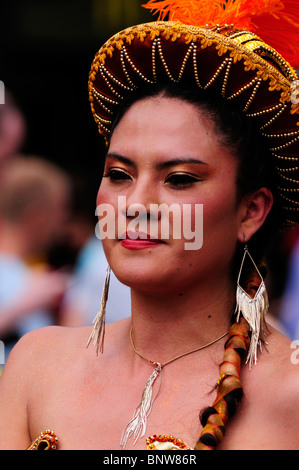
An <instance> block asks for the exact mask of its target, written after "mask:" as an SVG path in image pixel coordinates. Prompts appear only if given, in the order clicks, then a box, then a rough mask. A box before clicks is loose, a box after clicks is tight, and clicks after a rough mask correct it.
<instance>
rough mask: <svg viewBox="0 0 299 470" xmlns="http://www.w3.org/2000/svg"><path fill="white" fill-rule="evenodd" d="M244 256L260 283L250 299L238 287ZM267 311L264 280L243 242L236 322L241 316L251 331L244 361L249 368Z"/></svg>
mask: <svg viewBox="0 0 299 470" xmlns="http://www.w3.org/2000/svg"><path fill="white" fill-rule="evenodd" d="M246 256H248V257H249V259H250V260H251V262H252V264H253V266H254V268H255V270H256V272H257V274H258V276H259V278H260V280H261V282H260V284H259V287H258V289H257V291H256V294H255V296H254V297H253V298H252V297H250V296H249V295H248V294H247V292H245V290H244V289H243V288H242V287H241V285H240V278H241V274H242V270H243V266H244V261H245V258H246ZM268 309H269V301H268V294H267V289H266V286H265V283H264V279H263V277H262V275H261V273H260V271H259V270H258V268H257V266H256V264H255V262H254V260H253V258H252V256H251V255H250V253H249V251H248V247H247V244H246V240H245V245H244V255H243V259H242V263H241V267H240V271H239V275H238V280H237V294H236V310H235V313H237V321H239V318H240V315H243V317H244V318H245V320H246V321H247V322H248V324H249V326H250V329H251V332H252V333H251V342H250V347H249V351H248V356H247V360H246V364H247V363H249V368H251V366H252V364H253V363H254V364H256V363H257V350H258V347H260V349H261V347H262V342H264V319H265V315H266V314H267V312H268Z"/></svg>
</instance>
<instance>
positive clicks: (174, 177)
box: [165, 173, 201, 186]
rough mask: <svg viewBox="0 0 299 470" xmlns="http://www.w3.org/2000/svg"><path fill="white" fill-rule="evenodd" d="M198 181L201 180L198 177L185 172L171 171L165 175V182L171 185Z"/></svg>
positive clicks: (182, 184)
mask: <svg viewBox="0 0 299 470" xmlns="http://www.w3.org/2000/svg"><path fill="white" fill-rule="evenodd" d="M199 181H201V180H200V179H199V178H196V177H195V176H192V175H189V174H187V173H173V174H171V175H169V176H167V178H166V180H165V183H167V184H170V185H171V186H187V185H191V184H192V183H198V182H199Z"/></svg>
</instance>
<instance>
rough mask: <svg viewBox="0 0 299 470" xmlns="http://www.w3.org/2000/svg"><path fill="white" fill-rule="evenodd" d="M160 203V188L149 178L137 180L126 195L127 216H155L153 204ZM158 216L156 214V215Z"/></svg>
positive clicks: (125, 208)
mask: <svg viewBox="0 0 299 470" xmlns="http://www.w3.org/2000/svg"><path fill="white" fill-rule="evenodd" d="M157 204H158V188H156V186H155V183H153V182H152V181H150V180H149V179H147V180H145V179H143V180H142V181H139V182H137V183H136V184H135V185H134V187H132V188H131V191H130V192H129V193H128V194H127V195H126V204H125V207H124V208H123V211H125V213H126V214H125V215H126V217H136V216H138V217H144V218H150V217H153V216H154V215H153V213H152V212H153V211H152V210H151V208H152V206H155V205H157ZM155 217H156V216H155Z"/></svg>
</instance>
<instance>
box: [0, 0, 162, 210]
mask: <svg viewBox="0 0 299 470" xmlns="http://www.w3.org/2000/svg"><path fill="white" fill-rule="evenodd" d="M141 3H142V2H140V0H60V1H57V0H56V1H55V0H25V1H24V0H10V1H9V2H5V5H4V2H2V5H1V10H0V12H1V13H0V15H1V28H0V29H1V33H0V34H1V60H0V80H2V81H3V82H4V84H5V89H6V90H9V91H10V92H11V93H12V94H13V96H14V97H15V99H16V101H17V103H18V105H19V107H20V108H21V110H22V111H23V113H24V115H25V118H26V120H27V125H28V133H27V139H26V143H25V146H24V148H23V149H22V150H23V151H24V153H26V154H34V155H39V156H42V157H44V158H46V159H49V160H51V161H54V162H56V163H58V164H59V165H60V166H62V167H63V168H64V169H66V170H67V171H68V172H69V173H70V174H71V175H72V176H73V177H74V180H75V181H76V182H77V184H78V186H80V185H81V188H83V187H84V188H85V189H84V191H83V193H84V201H83V199H82V194H81V205H83V204H84V207H85V208H86V210H87V211H91V212H90V213H91V214H92V215H94V210H95V207H96V204H95V197H96V192H97V189H98V185H99V182H100V178H101V173H102V162H103V158H102V156H103V152H104V151H105V146H104V142H103V139H102V138H101V136H100V135H99V134H98V132H97V127H96V124H95V123H94V121H93V118H92V115H91V112H90V107H89V102H88V90H87V82H88V74H89V69H90V66H91V62H92V60H93V57H94V55H95V53H96V52H97V50H98V49H99V48H100V47H101V45H102V44H103V43H104V41H105V40H107V39H108V38H109V37H110V36H111V35H113V34H114V33H116V32H118V31H119V30H121V29H123V28H125V27H127V26H130V25H132V24H137V23H140V22H143V21H151V20H153V17H152V16H151V14H150V12H149V11H148V10H145V9H144V8H142V7H141Z"/></svg>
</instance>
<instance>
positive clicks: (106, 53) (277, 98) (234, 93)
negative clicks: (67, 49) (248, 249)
mask: <svg viewBox="0 0 299 470" xmlns="http://www.w3.org/2000/svg"><path fill="white" fill-rule="evenodd" d="M144 6H145V7H146V8H149V9H151V10H154V13H159V21H156V22H151V23H146V24H141V25H137V26H132V27H130V28H127V29H125V30H124V31H121V32H119V33H117V34H116V35H114V36H113V37H112V38H111V39H109V40H108V41H107V42H106V43H105V44H104V45H103V46H102V47H101V49H100V50H99V51H98V53H97V54H96V56H95V59H94V61H93V64H92V68H91V71H90V76H89V97H90V103H91V109H92V113H93V116H94V119H95V121H96V122H97V124H98V128H99V132H100V133H101V134H103V135H104V137H105V138H106V139H107V140H108V139H109V134H110V127H111V123H112V116H113V114H114V111H115V109H116V108H117V105H118V104H119V103H120V101H121V100H122V99H123V98H124V96H126V95H127V94H128V93H130V92H132V91H134V90H135V89H137V88H138V87H140V86H144V85H145V84H155V83H159V81H160V80H163V81H165V79H166V80H169V81H170V82H181V81H182V82H184V81H186V82H187V83H194V84H197V86H198V87H200V88H202V89H211V90H213V92H215V93H218V94H219V95H221V96H223V97H224V98H226V99H228V100H232V101H234V102H235V103H237V105H238V106H239V108H240V110H241V111H242V112H244V113H245V114H246V115H247V116H248V117H249V118H252V119H255V120H256V121H257V124H258V126H259V128H260V131H261V133H262V134H263V136H264V137H265V139H267V141H268V142H269V148H270V150H271V153H272V155H273V158H274V161H275V166H276V169H277V174H278V184H279V194H280V197H281V200H282V203H283V204H282V205H283V209H284V220H285V224H286V225H294V224H297V223H298V221H299V197H298V196H299V90H298V88H299V80H298V76H297V75H296V72H295V70H294V68H293V67H292V65H293V66H294V67H296V66H297V65H299V37H298V36H299V35H298V31H299V29H298V28H299V20H298V5H297V2H296V1H295V0H284V1H281V0H227V1H224V0H222V1H221V0H214V1H213V0H209V1H208V0H197V1H196V0H193V1H191V0H188V1H184V0H173V1H171V0H165V1H157V0H150V1H149V2H148V3H147V4H146V5H144ZM166 18H169V20H167V21H165V19H166ZM262 38H263V39H262ZM266 39H267V43H266V42H264V41H265V40H266ZM270 44H271V45H270ZM273 46H275V47H273ZM281 54H283V55H284V57H286V59H288V60H289V61H291V62H292V65H290V63H289V61H288V60H286V59H285V58H284V57H283V56H282V55H281Z"/></svg>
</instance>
